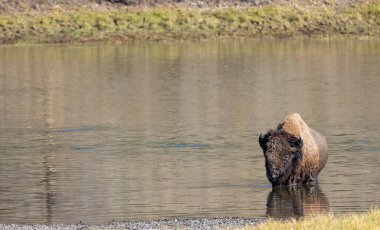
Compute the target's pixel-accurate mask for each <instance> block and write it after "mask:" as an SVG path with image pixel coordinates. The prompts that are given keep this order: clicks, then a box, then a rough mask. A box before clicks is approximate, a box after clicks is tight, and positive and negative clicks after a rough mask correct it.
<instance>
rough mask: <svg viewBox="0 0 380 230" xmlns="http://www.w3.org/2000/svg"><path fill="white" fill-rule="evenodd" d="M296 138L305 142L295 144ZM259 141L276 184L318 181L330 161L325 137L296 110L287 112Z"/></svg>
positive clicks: (269, 174) (268, 172)
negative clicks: (320, 173)
mask: <svg viewBox="0 0 380 230" xmlns="http://www.w3.org/2000/svg"><path fill="white" fill-rule="evenodd" d="M295 138H296V139H297V138H298V139H300V140H302V143H303V145H297V144H296V145H294V144H292V141H293V142H294V139H295ZM259 142H260V146H261V148H262V149H263V151H264V155H265V160H266V164H265V165H266V169H267V177H268V179H269V181H271V182H272V184H273V185H274V186H276V185H289V184H296V183H310V182H311V183H313V182H316V181H317V180H318V173H319V172H320V171H321V170H322V168H323V167H324V166H325V164H326V162H327V158H328V153H327V143H326V139H325V138H324V137H323V136H322V135H321V134H320V133H318V132H317V131H315V130H313V129H311V128H310V127H309V126H308V125H307V124H306V123H305V121H303V120H302V118H301V116H300V115H299V114H297V113H294V114H290V115H288V116H286V117H285V119H284V120H283V121H282V122H281V123H280V124H279V125H278V127H277V130H275V131H273V130H270V131H269V132H268V133H267V134H265V135H264V136H260V139H259ZM287 142H289V143H290V144H289V143H287ZM289 158H291V160H292V163H291V164H290V163H289ZM273 175H274V176H273Z"/></svg>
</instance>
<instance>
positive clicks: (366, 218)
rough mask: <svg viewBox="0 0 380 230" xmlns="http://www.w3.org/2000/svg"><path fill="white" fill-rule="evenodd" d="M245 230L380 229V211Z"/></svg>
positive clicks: (269, 224)
mask: <svg viewBox="0 0 380 230" xmlns="http://www.w3.org/2000/svg"><path fill="white" fill-rule="evenodd" d="M244 229H245V230H277V229H289V230H290V229H292V230H301V229H318V230H330V229H331V230H354V229H358V230H359V229H360V230H361V229H371V230H375V229H380V210H379V209H377V210H373V211H371V212H369V213H366V214H361V215H359V214H348V215H343V216H333V215H332V214H328V215H322V216H317V217H313V218H310V219H306V220H291V221H285V222H281V221H275V220H269V221H267V222H265V223H263V224H259V225H258V226H255V227H247V228H244Z"/></svg>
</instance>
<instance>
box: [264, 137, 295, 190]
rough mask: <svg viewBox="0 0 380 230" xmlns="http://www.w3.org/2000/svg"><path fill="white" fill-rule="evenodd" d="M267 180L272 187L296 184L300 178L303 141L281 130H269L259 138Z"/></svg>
mask: <svg viewBox="0 0 380 230" xmlns="http://www.w3.org/2000/svg"><path fill="white" fill-rule="evenodd" d="M259 143H260V147H261V148H262V149H263V152H264V156H265V168H266V171H267V177H268V180H269V181H270V182H271V183H272V184H273V185H274V186H278V185H289V184H295V183H297V180H298V179H299V177H300V175H299V174H300V163H301V159H302V146H303V141H302V138H301V137H295V136H293V135H291V134H289V133H287V132H285V131H283V130H270V131H269V132H268V133H266V134H265V135H260V137H259Z"/></svg>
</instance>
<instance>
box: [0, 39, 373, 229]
mask: <svg viewBox="0 0 380 230" xmlns="http://www.w3.org/2000/svg"><path fill="white" fill-rule="evenodd" d="M379 57H380V41H379V40H335V41H317V40H314V41H288V40H280V41H279V40H274V41H223V42H210V43H176V44H135V45H89V46H87V45H82V46H2V47H0V223H77V222H79V221H83V222H86V223H104V222H107V221H111V220H152V219H162V218H167V217H174V216H175V217H178V216H179V217H215V216H239V217H261V216H273V217H280V218H281V217H285V218H287V217H291V216H295V217H303V216H309V215H312V214H318V213H321V212H334V213H343V212H348V211H354V212H364V211H368V210H369V209H371V208H373V207H376V206H379V204H380V192H379V191H380V107H379V105H380V58H379ZM290 112H299V113H300V114H301V115H302V116H303V118H304V119H305V120H306V122H308V123H309V125H310V126H311V127H313V128H315V129H317V130H319V131H320V132H322V133H323V134H325V136H326V137H327V140H328V144H329V150H330V159H329V161H328V164H327V165H326V168H325V169H324V170H323V171H322V173H321V175H320V183H319V185H318V186H315V187H301V188H286V189H272V188H271V185H270V183H269V182H268V181H267V179H266V176H265V167H264V158H263V156H262V152H261V149H260V147H259V145H258V141H257V139H258V136H259V135H260V133H261V132H266V131H267V130H268V129H269V128H274V127H276V125H277V123H278V122H279V121H280V120H281V119H282V118H283V117H284V116H285V115H286V114H288V113H290Z"/></svg>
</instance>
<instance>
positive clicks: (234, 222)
mask: <svg viewBox="0 0 380 230" xmlns="http://www.w3.org/2000/svg"><path fill="white" fill-rule="evenodd" d="M264 221H265V218H237V217H228V218H201V219H192V218H190V219H185V218H179V219H166V220H158V221H136V222H128V221H126V222H110V223H108V224H104V225H88V224H82V223H80V224H71V225H55V224H54V225H19V224H8V225H7V224H0V229H1V230H71V229H81V230H82V229H88V230H95V229H105V230H108V229H196V230H197V229H206V230H207V229H227V228H241V227H245V226H252V225H256V224H258V223H261V222H264Z"/></svg>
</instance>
